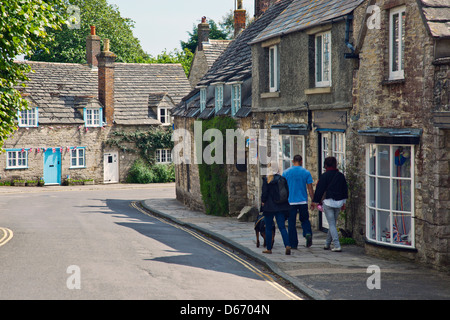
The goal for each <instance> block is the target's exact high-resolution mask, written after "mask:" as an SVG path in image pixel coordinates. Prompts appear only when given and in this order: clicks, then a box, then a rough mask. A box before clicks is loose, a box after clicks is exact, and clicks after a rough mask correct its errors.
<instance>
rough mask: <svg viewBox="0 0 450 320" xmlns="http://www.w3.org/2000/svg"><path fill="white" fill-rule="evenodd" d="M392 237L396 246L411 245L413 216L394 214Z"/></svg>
mask: <svg viewBox="0 0 450 320" xmlns="http://www.w3.org/2000/svg"><path fill="white" fill-rule="evenodd" d="M393 224H394V225H393V226H392V229H393V231H392V236H393V241H394V243H395V244H404V245H411V215H409V214H394V222H393Z"/></svg>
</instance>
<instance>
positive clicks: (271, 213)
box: [261, 174, 291, 255]
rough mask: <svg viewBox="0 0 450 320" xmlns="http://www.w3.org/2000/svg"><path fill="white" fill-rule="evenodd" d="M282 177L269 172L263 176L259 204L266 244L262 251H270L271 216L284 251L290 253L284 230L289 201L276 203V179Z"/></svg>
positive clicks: (286, 233) (287, 237)
mask: <svg viewBox="0 0 450 320" xmlns="http://www.w3.org/2000/svg"><path fill="white" fill-rule="evenodd" d="M281 178H282V177H281V176H280V175H279V174H270V175H268V176H267V177H263V185H262V193H261V204H262V211H263V215H264V222H265V224H266V239H267V240H266V244H267V248H266V250H264V251H263V253H269V254H270V253H272V245H273V243H272V228H273V218H275V220H276V221H277V225H278V229H279V230H280V233H281V237H282V238H283V244H284V246H285V253H286V254H287V255H290V254H291V246H290V244H289V236H288V232H287V230H286V226H285V223H286V217H287V215H288V214H289V202H287V201H286V202H285V203H277V199H278V198H277V196H278V181H279V180H280V179H281Z"/></svg>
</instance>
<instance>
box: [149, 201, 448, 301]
mask: <svg viewBox="0 0 450 320" xmlns="http://www.w3.org/2000/svg"><path fill="white" fill-rule="evenodd" d="M142 205H143V206H144V207H145V208H146V209H147V210H149V211H151V212H152V213H153V214H156V215H159V216H161V217H164V218H166V219H169V220H171V221H173V222H175V223H178V224H180V225H183V226H187V227H190V228H193V229H195V230H197V231H199V232H201V233H204V234H206V235H208V236H210V237H211V238H213V239H215V240H218V241H220V242H222V243H224V244H227V245H228V246H230V247H232V248H233V249H234V250H236V251H239V252H241V253H243V254H245V255H247V256H248V257H250V258H252V259H254V260H256V261H258V262H260V263H262V264H263V265H265V266H266V267H267V268H269V269H270V270H271V271H272V272H274V273H276V274H277V275H278V276H280V277H282V278H283V279H285V280H286V281H288V282H290V283H291V285H293V286H294V287H295V288H296V289H297V290H299V291H300V292H302V293H303V294H304V295H306V296H307V297H308V298H309V299H312V300H448V299H450V274H448V273H443V272H439V271H436V270H434V269H431V268H427V267H423V266H420V265H418V264H415V263H412V262H403V261H388V260H384V259H381V258H376V257H372V256H369V255H367V254H365V250H364V248H363V247H361V246H357V245H344V246H342V252H331V251H329V250H324V249H323V247H324V244H325V238H326V234H325V233H323V232H321V231H315V232H314V235H313V245H312V246H311V247H309V248H306V246H305V244H306V241H305V239H304V238H303V237H302V236H300V235H301V234H302V232H301V230H300V229H299V241H300V243H299V247H298V249H297V250H292V252H291V255H289V256H287V255H285V254H284V246H283V243H282V239H281V235H280V232H279V231H278V229H277V230H276V236H275V244H274V247H273V249H272V252H273V253H272V254H263V253H262V251H263V249H264V248H262V245H261V247H260V248H257V247H256V236H255V232H254V223H253V222H240V221H238V220H237V218H234V217H216V216H209V215H206V214H204V213H202V212H198V211H193V210H190V209H188V208H187V207H185V206H184V205H183V204H181V203H180V202H178V201H177V200H176V199H175V198H174V197H170V196H169V197H168V198H165V199H149V200H145V201H142ZM373 266H376V267H375V268H373ZM369 267H370V268H369ZM377 267H378V268H379V269H376V268H377ZM374 270H379V273H378V272H375V271H374Z"/></svg>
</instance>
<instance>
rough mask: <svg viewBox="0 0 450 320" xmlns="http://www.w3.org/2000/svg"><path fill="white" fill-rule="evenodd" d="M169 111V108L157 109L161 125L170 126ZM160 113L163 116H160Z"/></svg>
mask: <svg viewBox="0 0 450 320" xmlns="http://www.w3.org/2000/svg"><path fill="white" fill-rule="evenodd" d="M170 110H171V109H170V108H165V107H158V120H159V122H161V123H162V124H163V125H170V124H171V123H172V119H171V116H170ZM161 111H164V115H162V113H163V112H161ZM163 118H164V119H163ZM163 120H164V121H163Z"/></svg>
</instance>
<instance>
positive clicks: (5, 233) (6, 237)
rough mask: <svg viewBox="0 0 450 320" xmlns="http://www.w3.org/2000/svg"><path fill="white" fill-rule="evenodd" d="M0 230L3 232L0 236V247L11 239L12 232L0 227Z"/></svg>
mask: <svg viewBox="0 0 450 320" xmlns="http://www.w3.org/2000/svg"><path fill="white" fill-rule="evenodd" d="M0 231H1V232H2V233H3V236H2V237H1V238H0V247H1V246H4V245H5V244H7V243H8V242H9V240H11V239H12V237H13V236H14V233H13V232H12V231H11V230H9V229H7V228H0Z"/></svg>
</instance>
